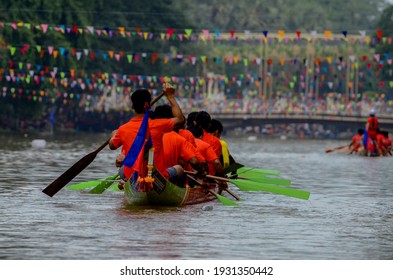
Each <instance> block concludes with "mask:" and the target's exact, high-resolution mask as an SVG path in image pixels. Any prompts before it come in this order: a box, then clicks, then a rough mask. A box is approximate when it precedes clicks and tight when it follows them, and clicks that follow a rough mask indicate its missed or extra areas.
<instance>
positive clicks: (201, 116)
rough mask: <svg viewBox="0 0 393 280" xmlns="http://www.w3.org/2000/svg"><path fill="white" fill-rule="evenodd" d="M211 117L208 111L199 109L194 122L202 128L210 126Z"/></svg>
mask: <svg viewBox="0 0 393 280" xmlns="http://www.w3.org/2000/svg"><path fill="white" fill-rule="evenodd" d="M211 119H212V118H211V117H210V115H209V113H208V112H206V111H200V112H198V114H197V115H196V117H195V122H196V124H197V125H199V126H200V127H202V128H203V129H208V128H209V126H210V121H211Z"/></svg>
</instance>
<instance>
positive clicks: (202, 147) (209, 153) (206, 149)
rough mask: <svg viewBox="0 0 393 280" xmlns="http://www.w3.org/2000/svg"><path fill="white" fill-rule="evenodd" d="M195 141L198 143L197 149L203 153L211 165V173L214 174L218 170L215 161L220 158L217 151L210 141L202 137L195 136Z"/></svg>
mask: <svg viewBox="0 0 393 280" xmlns="http://www.w3.org/2000/svg"><path fill="white" fill-rule="evenodd" d="M195 142H196V144H197V149H198V151H199V152H200V154H201V155H202V157H203V158H204V159H205V161H206V162H207V165H208V166H209V174H210V175H214V174H215V173H216V172H215V170H214V166H213V162H214V161H215V160H216V159H219V157H218V156H217V154H216V152H215V151H214V150H213V148H212V146H211V145H210V144H209V143H206V142H204V141H202V140H201V139H198V138H195Z"/></svg>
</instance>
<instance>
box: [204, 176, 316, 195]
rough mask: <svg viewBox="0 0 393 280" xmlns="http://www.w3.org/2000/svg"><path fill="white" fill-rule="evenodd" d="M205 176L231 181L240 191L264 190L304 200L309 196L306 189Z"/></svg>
mask: <svg viewBox="0 0 393 280" xmlns="http://www.w3.org/2000/svg"><path fill="white" fill-rule="evenodd" d="M206 178H211V179H215V180H221V181H224V182H229V183H232V184H234V185H235V186H236V187H238V188H239V189H240V190H242V191H265V192H271V193H275V194H282V195H286V196H291V197H296V198H300V199H305V200H308V199H309V197H310V192H307V191H302V190H297V189H291V188H284V187H280V186H275V185H269V184H261V183H257V182H252V181H248V180H242V179H227V178H224V177H218V176H211V175H207V176H206Z"/></svg>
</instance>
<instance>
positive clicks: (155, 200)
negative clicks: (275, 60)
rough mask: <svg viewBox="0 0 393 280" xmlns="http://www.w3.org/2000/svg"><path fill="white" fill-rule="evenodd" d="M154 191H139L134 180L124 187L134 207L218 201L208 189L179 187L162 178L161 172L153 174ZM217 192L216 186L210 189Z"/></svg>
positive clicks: (137, 184)
mask: <svg viewBox="0 0 393 280" xmlns="http://www.w3.org/2000/svg"><path fill="white" fill-rule="evenodd" d="M153 178H154V183H153V189H152V190H150V191H147V192H145V191H139V183H138V182H135V183H132V181H133V180H132V179H130V180H128V182H127V183H126V184H125V186H124V193H125V196H126V199H127V201H128V203H129V204H132V205H160V206H183V205H191V204H199V203H204V202H208V201H211V200H214V199H216V197H215V196H214V195H213V194H211V193H210V192H209V191H208V190H207V189H206V188H204V187H200V186H195V187H192V188H191V187H190V186H188V185H186V187H184V188H183V187H179V186H177V185H175V184H173V183H171V182H169V181H168V180H166V178H165V177H164V176H162V175H161V174H160V173H159V172H154V173H153ZM209 188H210V189H211V190H213V191H216V188H217V187H216V185H212V186H210V187H209Z"/></svg>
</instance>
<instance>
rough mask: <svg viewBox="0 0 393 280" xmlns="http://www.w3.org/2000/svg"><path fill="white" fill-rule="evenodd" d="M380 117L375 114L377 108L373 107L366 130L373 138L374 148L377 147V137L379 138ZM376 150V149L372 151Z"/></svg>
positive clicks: (370, 137)
mask: <svg viewBox="0 0 393 280" xmlns="http://www.w3.org/2000/svg"><path fill="white" fill-rule="evenodd" d="M378 126H379V125H378V119H377V117H376V116H375V110H374V109H371V111H370V116H369V117H368V118H367V121H366V131H367V135H368V137H369V139H371V142H372V145H373V146H374V150H375V149H376V147H377V145H376V138H377V129H378ZM371 152H374V151H371Z"/></svg>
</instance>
